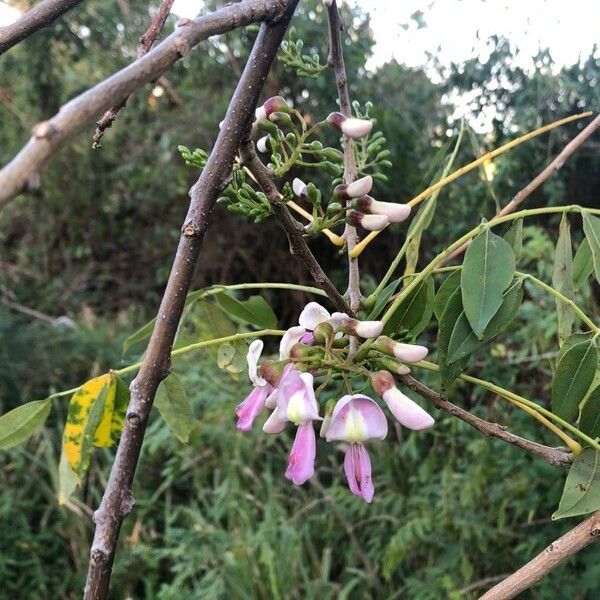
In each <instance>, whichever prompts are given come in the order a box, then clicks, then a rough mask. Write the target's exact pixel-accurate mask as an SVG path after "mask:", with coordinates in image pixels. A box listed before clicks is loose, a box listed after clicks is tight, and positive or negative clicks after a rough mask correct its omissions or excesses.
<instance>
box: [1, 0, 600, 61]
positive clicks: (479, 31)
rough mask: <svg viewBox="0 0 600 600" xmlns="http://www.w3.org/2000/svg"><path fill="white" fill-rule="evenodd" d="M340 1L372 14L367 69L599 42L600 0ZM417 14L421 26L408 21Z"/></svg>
mask: <svg viewBox="0 0 600 600" xmlns="http://www.w3.org/2000/svg"><path fill="white" fill-rule="evenodd" d="M342 1H349V2H350V3H351V4H357V5H358V6H360V7H361V8H362V9H363V10H364V11H365V12H367V13H369V14H370V15H371V25H372V28H373V31H374V34H375V39H376V40H377V44H376V47H375V55H374V57H373V59H372V60H371V61H370V63H369V65H368V66H369V67H371V68H374V67H376V66H377V65H380V64H383V63H384V62H386V61H388V60H390V59H392V58H395V59H396V60H397V61H398V62H400V63H404V64H406V65H408V66H414V67H416V66H420V65H423V64H425V63H426V61H427V54H428V53H434V54H437V56H438V57H439V58H440V59H441V60H442V63H445V64H447V63H449V62H451V61H461V60H464V59H467V58H471V57H472V56H473V55H477V56H482V57H485V53H486V46H485V40H486V39H487V38H488V37H489V36H491V35H494V34H502V35H504V36H506V37H508V38H509V39H510V40H511V41H512V42H513V43H514V45H515V46H517V47H518V48H519V49H520V51H521V55H520V58H519V59H518V60H519V63H520V66H522V67H525V68H526V67H527V66H528V65H530V64H531V57H532V56H533V55H535V54H536V53H537V51H538V50H539V49H540V48H546V47H548V48H550V51H551V54H552V57H553V58H554V60H555V63H556V68H557V69H558V68H560V67H561V66H563V65H565V64H572V63H574V62H576V61H577V60H578V58H579V56H580V55H582V56H588V55H589V53H590V51H591V49H592V47H593V45H594V43H600V0H568V1H567V0H342ZM201 5H202V0H175V4H174V7H173V12H174V13H175V14H177V15H179V16H181V17H194V16H195V15H196V14H197V12H198V8H199V7H200V6H201ZM418 11H420V12H421V13H423V21H424V22H425V24H426V27H425V28H419V26H418V24H417V22H416V21H415V20H413V19H411V16H412V15H413V14H415V13H416V12H418ZM18 15H19V13H18V11H16V10H15V9H14V8H12V7H10V6H9V5H8V3H7V0H0V26H1V25H6V24H8V23H10V22H11V21H13V20H14V19H16V18H17V17H18ZM407 25H408V27H407ZM598 52H599V53H600V49H599V50H598Z"/></svg>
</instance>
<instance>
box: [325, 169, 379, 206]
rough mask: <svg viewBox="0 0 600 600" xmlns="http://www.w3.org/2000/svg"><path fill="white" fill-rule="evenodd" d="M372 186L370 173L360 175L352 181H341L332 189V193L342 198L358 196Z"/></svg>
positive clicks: (368, 190)
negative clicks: (364, 175)
mask: <svg viewBox="0 0 600 600" xmlns="http://www.w3.org/2000/svg"><path fill="white" fill-rule="evenodd" d="M372 187H373V178H372V177H371V176H370V175H367V176H366V177H361V178H360V179H357V180H356V181H353V182H352V183H341V184H340V185H338V186H337V187H336V188H335V189H334V190H333V194H334V195H335V196H337V197H338V198H342V199H343V200H349V199H350V198H360V197H361V196H365V195H366V194H368V193H369V192H370V191H371V188H372Z"/></svg>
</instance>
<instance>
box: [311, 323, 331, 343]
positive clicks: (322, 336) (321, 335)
mask: <svg viewBox="0 0 600 600" xmlns="http://www.w3.org/2000/svg"><path fill="white" fill-rule="evenodd" d="M313 334H314V337H315V342H316V343H317V344H326V343H327V341H328V340H331V339H333V327H332V326H331V324H330V323H327V322H325V323H319V324H318V325H317V326H316V327H315V329H314V331H313Z"/></svg>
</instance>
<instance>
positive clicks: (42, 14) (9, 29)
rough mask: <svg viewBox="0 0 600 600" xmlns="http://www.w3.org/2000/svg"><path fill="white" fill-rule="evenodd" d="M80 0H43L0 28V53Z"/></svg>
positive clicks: (54, 19) (62, 13)
mask: <svg viewBox="0 0 600 600" xmlns="http://www.w3.org/2000/svg"><path fill="white" fill-rule="evenodd" d="M81 1H82V0H43V2H40V3H39V4H37V5H36V6H34V7H33V8H32V9H31V10H30V11H28V12H26V13H25V14H24V15H23V16H21V17H20V18H19V19H18V20H17V21H15V22H14V23H12V24H11V25H7V26H6V27H2V28H0V54H3V53H4V52H6V51H7V50H9V49H10V48H12V47H13V46H16V45H17V44H18V43H19V42H21V41H23V40H24V39H25V38H26V37H29V36H30V35H31V34H32V33H35V32H36V31H39V30H40V29H43V28H44V27H48V25H51V24H52V23H53V22H54V21H56V19H58V17H60V16H62V15H64V14H65V13H66V12H68V11H70V10H71V9H72V8H73V7H75V6H77V5H78V4H80V3H81Z"/></svg>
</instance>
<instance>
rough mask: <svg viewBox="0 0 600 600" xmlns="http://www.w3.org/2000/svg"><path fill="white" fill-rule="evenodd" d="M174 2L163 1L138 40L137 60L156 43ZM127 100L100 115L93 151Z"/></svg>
mask: <svg viewBox="0 0 600 600" xmlns="http://www.w3.org/2000/svg"><path fill="white" fill-rule="evenodd" d="M174 1H175V0H163V2H162V4H161V5H160V6H159V8H158V10H157V11H156V14H155V15H154V18H153V19H152V22H151V23H150V27H148V29H147V31H146V32H145V33H144V34H143V35H142V37H141V38H140V47H139V48H138V58H141V57H142V56H144V55H145V54H148V52H150V48H152V46H153V45H154V42H156V40H157V39H158V37H159V36H160V33H161V31H162V30H163V27H164V26H165V23H166V21H167V17H168V16H169V14H170V12H171V8H172V6H173V2H174ZM127 100H129V96H127V98H125V99H123V100H121V102H119V103H118V104H115V105H114V106H112V107H111V108H109V109H108V110H107V111H106V112H105V113H104V114H103V115H102V118H101V119H100V120H99V121H98V122H97V123H96V125H97V127H96V131H95V132H94V137H93V138H92V148H94V150H96V149H98V148H100V147H101V145H102V144H101V143H100V140H101V139H102V136H103V135H104V132H105V131H106V130H107V129H108V128H109V127H110V126H111V125H112V124H113V123H114V122H115V119H116V118H117V115H118V114H119V112H120V111H121V110H122V109H123V108H125V105H126V104H127Z"/></svg>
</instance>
